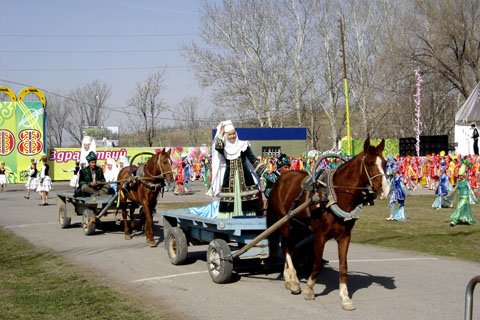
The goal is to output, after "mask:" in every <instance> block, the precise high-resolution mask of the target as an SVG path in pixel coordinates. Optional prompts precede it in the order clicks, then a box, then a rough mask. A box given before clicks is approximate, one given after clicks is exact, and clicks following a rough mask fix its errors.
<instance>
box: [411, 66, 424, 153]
mask: <svg viewBox="0 0 480 320" xmlns="http://www.w3.org/2000/svg"><path fill="white" fill-rule="evenodd" d="M414 72H415V87H416V90H415V94H414V95H413V96H414V97H415V124H416V125H415V139H416V144H415V150H416V151H417V157H419V156H420V134H421V133H422V120H421V115H422V112H421V109H420V101H421V100H420V97H421V92H422V83H423V80H422V76H421V74H420V69H419V68H417V69H415V70H414Z"/></svg>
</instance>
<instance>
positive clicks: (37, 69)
mask: <svg viewBox="0 0 480 320" xmlns="http://www.w3.org/2000/svg"><path fill="white" fill-rule="evenodd" d="M188 67H189V66H186V65H185V66H181V65H180V66H151V67H102V68H17V69H14V68H13V69H3V68H2V69H0V70H1V71H9V72H25V71H52V72H55V71H115V70H149V69H182V68H188Z"/></svg>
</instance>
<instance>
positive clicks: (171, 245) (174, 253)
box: [165, 227, 188, 265]
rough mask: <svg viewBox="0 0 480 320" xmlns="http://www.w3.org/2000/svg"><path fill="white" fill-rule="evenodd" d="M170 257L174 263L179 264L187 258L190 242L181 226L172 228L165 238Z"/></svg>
mask: <svg viewBox="0 0 480 320" xmlns="http://www.w3.org/2000/svg"><path fill="white" fill-rule="evenodd" d="M165 245H166V247H167V253H168V257H169V258H170V262H171V263H172V264H173V265H179V264H182V263H184V262H185V261H186V260H187V253H188V243H187V238H186V237H185V233H183V230H182V229H181V228H179V227H174V228H172V229H170V230H169V231H168V233H167V237H166V238H165Z"/></svg>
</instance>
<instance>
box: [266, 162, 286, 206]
mask: <svg viewBox="0 0 480 320" xmlns="http://www.w3.org/2000/svg"><path fill="white" fill-rule="evenodd" d="M287 171H290V158H289V157H288V156H287V155H286V154H283V153H282V154H281V155H280V156H279V157H278V159H277V169H276V170H275V171H273V172H272V173H268V174H266V175H264V177H265V181H266V183H265V197H266V198H267V199H268V198H269V197H270V192H271V191H272V187H273V185H274V184H275V182H277V180H278V178H279V177H280V176H281V175H282V173H285V172H287Z"/></svg>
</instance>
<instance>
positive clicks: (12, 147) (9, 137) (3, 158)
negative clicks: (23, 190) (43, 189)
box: [0, 101, 45, 183]
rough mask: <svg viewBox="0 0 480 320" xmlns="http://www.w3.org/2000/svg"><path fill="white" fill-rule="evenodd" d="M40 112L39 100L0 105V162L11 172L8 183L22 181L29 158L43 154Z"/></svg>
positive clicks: (2, 103) (8, 102)
mask: <svg viewBox="0 0 480 320" xmlns="http://www.w3.org/2000/svg"><path fill="white" fill-rule="evenodd" d="M44 110H45V109H44V104H43V103H42V102H40V101H25V102H24V101H4V102H0V162H4V163H5V167H6V168H7V170H9V171H10V172H12V173H13V174H9V175H7V181H8V182H9V183H21V182H26V181H27V174H28V171H29V166H30V159H32V158H34V159H36V160H39V159H40V158H41V156H42V155H43V150H44V147H45V146H44V143H45V142H44V140H45V139H44V125H43V123H44V115H45V113H44Z"/></svg>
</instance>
